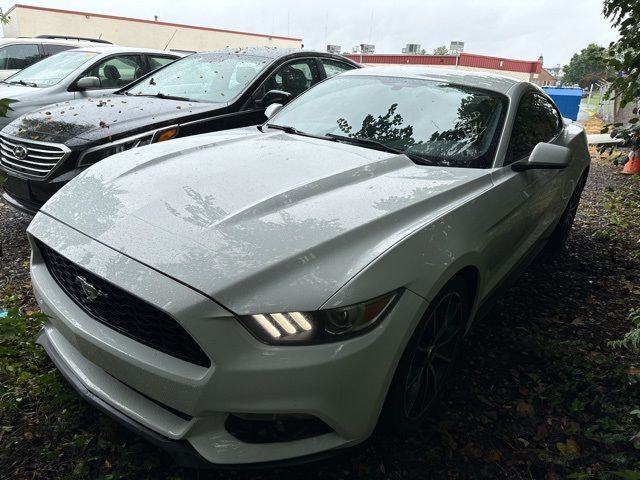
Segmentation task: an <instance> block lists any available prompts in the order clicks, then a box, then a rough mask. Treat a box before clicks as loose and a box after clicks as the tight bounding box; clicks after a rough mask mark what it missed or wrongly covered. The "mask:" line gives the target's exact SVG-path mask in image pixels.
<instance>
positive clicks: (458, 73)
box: [342, 66, 527, 94]
mask: <svg viewBox="0 0 640 480" xmlns="http://www.w3.org/2000/svg"><path fill="white" fill-rule="evenodd" d="M342 75H384V76H387V77H402V78H416V79H425V80H436V81H440V82H446V83H453V84H456V85H466V86H470V87H477V88H484V89H486V90H493V91H495V92H499V93H503V94H506V93H507V92H508V91H509V90H511V88H513V86H514V85H518V84H520V83H527V82H524V81H522V80H518V79H516V78H512V77H507V76H505V75H498V74H495V73H488V72H480V71H473V72H472V71H469V70H453V69H449V68H439V67H436V68H429V67H422V66H420V67H409V66H380V67H365V68H362V69H359V70H350V71H348V72H344V73H343V74H342Z"/></svg>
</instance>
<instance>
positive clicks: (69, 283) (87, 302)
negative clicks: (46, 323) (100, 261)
mask: <svg viewBox="0 0 640 480" xmlns="http://www.w3.org/2000/svg"><path fill="white" fill-rule="evenodd" d="M36 243H37V245H38V249H39V250H40V253H41V255H42V258H43V259H44V262H45V264H46V265H47V269H48V270H49V273H51V276H52V277H53V278H54V279H55V281H56V282H57V283H58V285H60V287H61V288H62V289H63V290H64V291H65V292H66V293H67V295H69V297H71V299H72V300H73V301H74V302H75V303H76V304H78V306H79V307H80V308H82V309H83V310H84V311H85V312H86V313H87V314H89V315H90V316H91V317H93V318H94V319H95V320H97V321H99V322H100V323H103V324H104V325H107V326H108V327H111V328H113V329H114V330H117V331H118V332H120V333H122V334H124V335H126V336H128V337H131V338H133V339H134V340H137V341H139V342H140V343H144V344H145V345H148V346H150V347H152V348H155V349H157V350H160V351H161V352H164V353H166V354H168V355H171V356H173V357H177V358H180V359H182V360H186V361H187V362H191V363H195V364H197V365H200V366H203V367H209V366H211V361H210V360H209V357H207V355H206V354H205V353H204V352H203V351H202V349H201V348H200V346H199V345H198V344H197V343H196V342H195V340H194V339H193V338H192V337H191V336H190V335H189V334H188V333H187V332H186V330H185V329H184V328H182V326H180V324H178V322H176V321H175V320H174V319H173V318H171V317H170V316H169V315H167V314H166V313H164V312H162V311H160V310H158V309H157V308H155V307H152V306H151V305H149V304H148V303H146V302H144V301H142V300H140V299H139V298H136V297H135V296H133V295H131V294H129V293H127V292H125V291H124V290H122V289H120V288H118V287H116V286H115V285H113V284H112V283H109V282H107V281H106V280H104V279H102V278H100V277H98V276H96V275H94V274H92V273H90V272H88V271H87V270H85V269H83V268H81V267H79V266H78V265H76V264H74V263H73V262H71V261H69V260H68V259H66V258H65V257H63V256H62V255H60V254H59V253H57V252H56V251H54V250H52V249H51V248H50V247H48V246H47V245H45V244H44V243H42V242H40V241H39V240H36ZM83 283H84V285H83Z"/></svg>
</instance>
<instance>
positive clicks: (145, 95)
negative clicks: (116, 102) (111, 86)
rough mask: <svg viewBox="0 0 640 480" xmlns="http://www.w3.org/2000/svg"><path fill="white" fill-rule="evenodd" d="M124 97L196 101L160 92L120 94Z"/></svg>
mask: <svg viewBox="0 0 640 480" xmlns="http://www.w3.org/2000/svg"><path fill="white" fill-rule="evenodd" d="M122 93H123V94H124V95H130V96H132V97H156V98H162V99H167V100H182V101H187V102H197V101H198V100H194V99H192V98H187V97H174V96H173V95H166V94H164V93H162V92H158V93H131V92H128V91H127V92H122Z"/></svg>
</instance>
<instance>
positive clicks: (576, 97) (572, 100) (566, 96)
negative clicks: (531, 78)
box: [542, 87, 582, 120]
mask: <svg viewBox="0 0 640 480" xmlns="http://www.w3.org/2000/svg"><path fill="white" fill-rule="evenodd" d="M542 89H543V90H544V91H545V92H547V95H549V96H550V97H551V98H552V100H553V101H554V102H555V103H556V105H557V106H558V108H559V109H560V113H561V114H562V116H563V117H567V118H570V119H571V120H578V110H580V99H581V98H582V89H581V88H576V87H566V88H565V87H542Z"/></svg>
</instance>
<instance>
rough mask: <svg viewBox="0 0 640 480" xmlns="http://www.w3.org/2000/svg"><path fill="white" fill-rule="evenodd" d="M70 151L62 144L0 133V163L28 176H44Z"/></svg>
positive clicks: (6, 168) (6, 167)
mask: <svg viewBox="0 0 640 480" xmlns="http://www.w3.org/2000/svg"><path fill="white" fill-rule="evenodd" d="M70 153H71V150H69V149H68V148H67V147H66V146H65V145H62V144H58V143H47V142H36V141H31V140H23V139H20V138H16V137H11V136H9V135H0V165H2V167H4V169H5V170H8V171H13V172H17V173H20V174H22V175H25V176H28V177H32V178H45V177H46V176H47V175H49V173H51V170H53V168H54V167H55V166H56V165H57V164H58V163H59V162H60V161H62V160H64V159H65V158H67V157H68V156H69V154H70Z"/></svg>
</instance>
